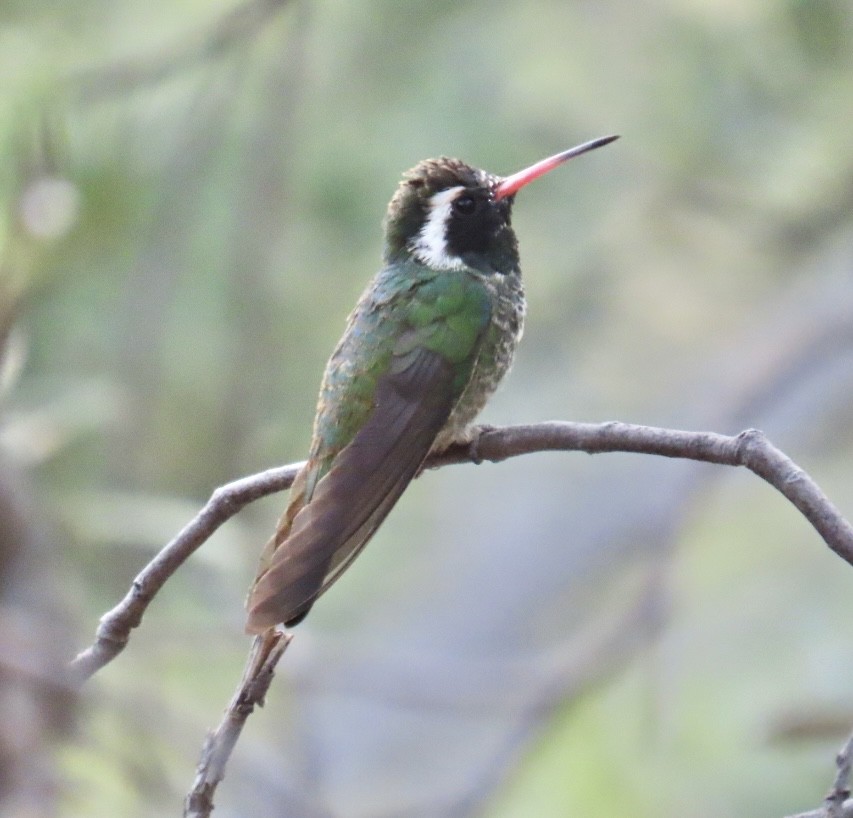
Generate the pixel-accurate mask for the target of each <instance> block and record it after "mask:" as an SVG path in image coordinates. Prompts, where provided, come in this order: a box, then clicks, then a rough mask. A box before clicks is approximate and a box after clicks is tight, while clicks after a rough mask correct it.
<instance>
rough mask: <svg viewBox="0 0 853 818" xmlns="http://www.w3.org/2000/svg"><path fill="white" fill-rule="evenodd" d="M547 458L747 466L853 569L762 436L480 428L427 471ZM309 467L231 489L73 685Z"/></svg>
mask: <svg viewBox="0 0 853 818" xmlns="http://www.w3.org/2000/svg"><path fill="white" fill-rule="evenodd" d="M544 451H580V452H586V453H587V454H598V453H601V452H633V453H636V454H651V455H659V456H662V457H674V458H682V459H688V460H698V461H703V462H706V463H717V464H719V465H725V466H744V467H746V468H748V469H749V470H750V471H752V472H754V473H755V474H757V475H758V476H759V477H761V478H762V479H764V480H766V481H767V482H768V483H770V484H771V485H772V486H773V487H774V488H776V489H778V490H779V491H780V492H781V493H782V494H783V495H784V496H785V497H786V498H787V499H788V500H790V501H791V503H793V505H794V506H795V507H796V508H797V509H799V511H800V512H801V513H802V514H803V515H804V516H805V517H806V519H807V520H808V521H809V522H810V523H811V524H812V526H813V527H814V528H815V530H816V531H817V532H818V533H819V534H820V536H821V537H822V538H823V539H824V541H825V542H826V544H827V545H828V546H829V547H830V548H831V549H832V550H833V551H834V552H835V553H836V554H838V556H840V557H841V558H842V559H843V560H845V561H846V562H848V563H850V564H851V565H853V526H851V525H850V523H849V522H847V520H845V519H844V517H842V515H841V513H840V512H839V511H838V509H837V508H836V507H835V506H834V505H833V504H832V502H830V500H829V499H828V498H827V497H826V495H825V494H824V493H823V491H821V489H820V487H819V486H818V485H817V483H815V481H814V480H812V478H811V477H809V476H808V475H807V474H806V473H805V472H804V471H803V470H802V469H800V468H799V467H798V466H797V465H796V464H795V463H794V462H793V461H792V460H791V459H790V458H789V457H788V456H787V455H785V454H784V453H783V452H781V451H780V450H779V449H777V448H776V447H775V446H773V444H772V443H770V441H769V440H767V438H766V437H765V436H764V435H763V434H762V433H761V432H759V431H757V430H755V429H750V430H747V431H745V432H741V433H740V434H739V435H736V436H727V435H720V434H715V433H713V432H684V431H678V430H675V429H661V428H656V427H651V426H636V425H632V424H627V423H619V422H615V421H614V422H610V423H569V422H563V421H550V422H545V423H535V424H530V425H525V426H506V427H502V428H493V427H488V426H479V427H475V428H474V429H473V434H472V438H471V442H470V443H457V444H454V445H452V446H450V447H449V448H448V449H446V450H445V451H444V452H442V453H441V454H438V455H434V456H432V457H430V458H429V459H428V460H427V462H426V464H425V468H430V469H432V468H439V467H441V466H447V465H451V464H457V463H480V462H482V461H483V460H489V461H491V462H494V463H497V462H500V461H502V460H507V459H509V458H511V457H519V456H520V455H524V454H532V453H534V452H544ZM301 465H302V464H301V463H295V464H291V465H289V466H282V467H279V468H275V469H269V470H268V471H264V472H261V473H259V474H255V475H251V476H248V477H244V478H242V479H240V480H235V481H234V482H233V483H228V484H226V485H224V486H221V487H220V488H218V489H216V491H214V492H213V494H212V496H211V498H210V500H209V501H208V502H207V503H206V504H205V506H204V507H203V508H202V509H201V511H200V512H199V513H198V514H197V515H196V517H194V518H193V519H192V520H191V521H190V522H189V523H188V524H187V525H186V526H185V527H184V529H183V530H182V531H181V532H180V533H179V534H178V535H177V536H176V537H175V538H174V539H173V540H172V541H171V542H170V543H169V544H168V545H166V546H165V547H164V548H163V550H162V551H160V553H159V554H157V556H156V557H154V559H153V560H151V562H149V563H148V565H146V566H145V568H143V569H142V571H141V572H140V573H139V575H138V576H137V577H136V579H135V580H134V581H133V584H132V585H131V587H130V590H129V591H128V593H127V595H126V596H125V597H124V599H123V600H122V601H121V602H120V603H119V604H118V605H116V606H115V608H113V609H112V610H111V611H108V612H107V613H105V614H104V615H103V617H101V621H100V625H99V626H98V629H97V631H96V634H95V642H94V643H93V644H92V645H91V646H90V647H88V648H87V649H86V650H84V651H82V652H81V653H80V654H78V655H77V656H76V657H75V658H74V659H73V660H72V662H71V663H70V665H69V671H70V673H71V678H72V680H74V681H76V682H77V683H82V682H84V681H85V680H86V679H88V678H89V677H90V676H92V675H93V674H94V673H96V672H97V671H98V670H100V669H101V668H102V667H103V666H104V665H106V664H107V663H109V662H111V661H112V660H113V659H114V658H115V657H116V656H118V654H119V653H121V651H122V650H123V649H124V647H125V645H126V644H127V642H128V639H129V638H130V632H131V631H132V630H133V629H134V628H136V627H138V626H139V624H140V623H141V621H142V616H143V614H144V613H145V610H146V609H147V607H148V605H149V603H150V602H151V601H152V599H153V598H154V596H155V595H156V594H157V592H158V591H159V590H160V589H161V588H162V587H163V585H164V584H165V583H166V581H167V580H168V579H169V577H170V576H171V575H172V574H173V573H174V572H175V571H176V570H177V569H178V568H179V567H180V566H181V565H182V564H183V563H184V561H185V560H186V559H187V558H188V557H189V556H190V555H191V554H192V553H193V552H194V551H195V550H196V549H197V548H199V547H200V546H201V545H202V544H203V543H204V542H205V541H206V540H207V539H208V538H209V537H210V536H211V535H212V534H213V533H214V532H215V531H216V529H217V528H219V526H221V525H222V524H223V523H225V522H226V521H227V520H229V519H230V518H231V517H233V516H234V515H235V514H236V513H237V512H238V511H240V510H241V509H242V508H243V507H244V506H246V505H248V504H249V503H251V502H254V501H255V500H258V499H260V498H261V497H266V496H267V495H269V494H274V493H276V492H279V491H282V490H284V489H286V488H288V487H289V486H290V484H291V483H292V482H293V478H294V477H295V476H296V472H297V471H298V470H299V467H300V466H301Z"/></svg>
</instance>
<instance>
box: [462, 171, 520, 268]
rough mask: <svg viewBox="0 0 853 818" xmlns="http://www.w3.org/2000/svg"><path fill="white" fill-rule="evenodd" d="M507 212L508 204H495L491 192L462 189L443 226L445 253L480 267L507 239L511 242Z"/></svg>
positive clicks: (509, 207) (482, 189)
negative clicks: (444, 226)
mask: <svg viewBox="0 0 853 818" xmlns="http://www.w3.org/2000/svg"><path fill="white" fill-rule="evenodd" d="M510 213H511V204H510V202H509V201H508V200H507V199H504V200H502V201H500V202H496V201H494V199H493V198H492V195H491V190H489V189H485V188H483V187H476V188H470V187H468V188H465V190H463V191H462V192H461V193H460V194H459V195H458V196H457V197H456V198H455V199H454V201H453V205H452V206H451V209H450V216H449V218H448V220H447V223H446V228H445V238H446V240H447V252H448V254H449V255H451V256H458V257H459V258H461V259H463V260H464V261H465V262H467V263H468V264H471V265H472V266H474V267H480V266H481V263H478V262H482V261H484V260H488V259H489V258H490V256H492V255H493V251H495V250H498V249H499V248H500V247H501V246H502V245H504V244H505V243H506V242H507V241H508V240H509V241H514V236H513V235H512V228H511V225H510ZM501 272H503V271H501ZM507 272H508V271H507Z"/></svg>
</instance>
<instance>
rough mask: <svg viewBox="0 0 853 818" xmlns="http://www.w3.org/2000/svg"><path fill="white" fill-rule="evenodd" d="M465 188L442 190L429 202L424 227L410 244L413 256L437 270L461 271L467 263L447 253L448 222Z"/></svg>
mask: <svg viewBox="0 0 853 818" xmlns="http://www.w3.org/2000/svg"><path fill="white" fill-rule="evenodd" d="M463 190H465V188H464V187H463V186H462V185H457V186H456V187H451V188H448V189H447V190H441V191H439V192H438V193H436V194H434V195H433V197H432V198H431V199H430V200H429V213H428V214H427V218H426V221H425V222H424V226H423V227H422V228H421V230H420V232H419V233H418V235H417V236H415V238H414V239H412V241H411V242H410V244H409V250H411V252H412V255H413V256H414V257H415V258H416V259H417V260H418V261H420V262H421V263H422V264H426V266H427V267H432V268H433V269H435V270H461V269H462V268H463V267H465V266H466V265H465V262H464V261H462V259H461V258H459V256H452V255H450V253H448V252H447V222H448V220H449V219H450V209H451V207H453V200H454V199H455V198H456V197H457V196H458V195H459V194H460V193H461V192H462V191H463Z"/></svg>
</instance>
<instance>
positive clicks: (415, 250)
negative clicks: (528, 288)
mask: <svg viewBox="0 0 853 818" xmlns="http://www.w3.org/2000/svg"><path fill="white" fill-rule="evenodd" d="M616 138H617V137H615V136H605V137H602V138H601V139H594V140H593V141H591V142H585V143H584V144H583V145H578V146H577V147H575V148H571V149H569V150H567V151H563V152H562V153H558V154H556V155H555V156H550V157H548V158H547V159H543V160H542V161H541V162H537V163H536V164H534V165H531V166H530V167H528V168H525V169H524V170H522V171H519V172H518V173H514V174H512V176H506V177H501V176H495V175H494V174H491V173H487V172H486V171H484V170H479V169H478V168H472V167H471V166H470V165H466V164H465V163H464V162H461V161H460V160H458V159H450V158H448V157H446V156H442V157H440V158H438V159H425V160H424V161H423V162H419V163H418V164H417V165H415V167H413V168H412V169H411V170H410V171H408V172H407V173H406V174H405V175H404V176H403V180H402V182H400V185H399V187H398V188H397V192H396V193H395V194H394V197H393V198H392V199H391V203H390V204H389V205H388V213H387V216H386V218H385V235H386V244H385V260H386V261H387V262H394V261H397V260H402V259H406V258H411V259H414V260H416V261H418V262H420V263H421V264H425V265H426V266H428V267H432V268H433V269H438V270H458V269H462V268H463V267H473V268H474V269H477V270H481V271H483V272H486V273H491V272H498V273H503V274H506V273H512V272H516V271H517V270H518V245H517V242H516V238H515V233H514V232H513V230H512V225H511V214H512V203H513V200H514V198H515V194H516V192H518V190H520V189H521V188H522V187H524V185H526V184H528V182H532V181H533V180H534V179H536V178H538V177H539V176H542V175H543V174H544V173H547V172H548V171H549V170H553V169H554V168H556V167H557V166H559V165H561V164H563V162H565V161H566V160H567V159H571V158H572V157H574V156H578V155H580V154H581V153H586V152H587V151H589V150H592V149H593V148H599V147H601V146H602V145H606V144H608V143H609V142H612V141H613V140H614V139H616Z"/></svg>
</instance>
